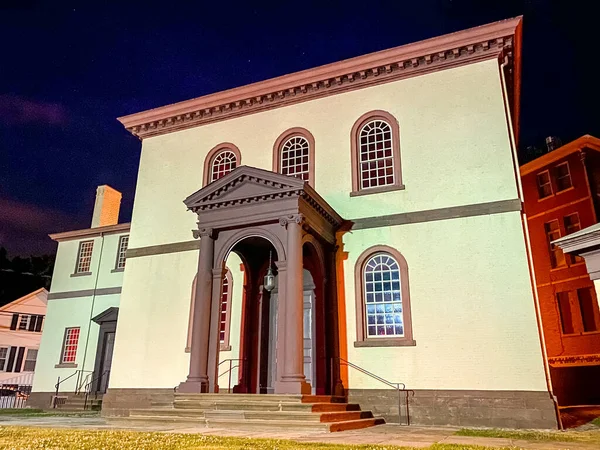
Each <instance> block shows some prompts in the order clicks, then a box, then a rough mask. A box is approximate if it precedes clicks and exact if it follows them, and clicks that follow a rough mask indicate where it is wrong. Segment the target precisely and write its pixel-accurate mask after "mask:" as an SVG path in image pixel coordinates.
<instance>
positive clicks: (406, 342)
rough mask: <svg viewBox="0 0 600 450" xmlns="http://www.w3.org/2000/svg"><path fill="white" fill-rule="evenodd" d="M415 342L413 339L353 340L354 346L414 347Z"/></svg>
mask: <svg viewBox="0 0 600 450" xmlns="http://www.w3.org/2000/svg"><path fill="white" fill-rule="evenodd" d="M416 345H417V342H416V341H415V340H414V339H367V340H365V341H355V342H354V347H357V348H359V347H414V346H416Z"/></svg>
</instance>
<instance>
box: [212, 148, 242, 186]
mask: <svg viewBox="0 0 600 450" xmlns="http://www.w3.org/2000/svg"><path fill="white" fill-rule="evenodd" d="M236 167H237V158H236V156H235V153H233V152H232V151H230V150H223V151H222V152H221V153H219V154H218V155H217V156H215V159H214V160H213V162H212V164H211V167H210V182H211V183H212V182H213V181H217V180H218V179H219V178H221V177H223V176H225V175H227V174H228V173H229V172H231V171H232V170H233V169H235V168H236Z"/></svg>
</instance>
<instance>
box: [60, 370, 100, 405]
mask: <svg viewBox="0 0 600 450" xmlns="http://www.w3.org/2000/svg"><path fill="white" fill-rule="evenodd" d="M92 373H93V372H92V371H91V370H83V369H79V370H76V371H75V372H73V373H72V374H71V375H69V376H68V377H66V378H63V379H62V380H61V379H60V377H58V379H57V381H56V384H55V385H54V388H55V393H54V398H53V399H52V408H56V405H57V402H58V397H59V396H58V391H59V389H60V385H61V384H63V383H64V382H65V381H67V380H70V379H71V378H73V377H77V378H76V379H75V389H74V391H73V393H74V394H79V393H80V392H81V388H82V387H83V386H84V383H85V382H86V380H87V379H88V377H89V376H90V375H91V374H92ZM84 374H87V375H85V376H84Z"/></svg>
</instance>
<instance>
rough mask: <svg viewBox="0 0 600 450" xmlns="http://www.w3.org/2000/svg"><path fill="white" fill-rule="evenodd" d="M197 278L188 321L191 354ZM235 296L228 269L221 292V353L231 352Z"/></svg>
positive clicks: (188, 345)
mask: <svg viewBox="0 0 600 450" xmlns="http://www.w3.org/2000/svg"><path fill="white" fill-rule="evenodd" d="M196 283H197V276H196V277H194V281H193V282H192V299H191V303H190V316H189V319H188V333H187V342H186V347H185V351H186V352H190V350H191V346H192V327H193V324H194V303H195V298H196ZM232 294H233V278H232V276H231V272H230V271H229V269H226V272H225V276H224V277H223V289H222V291H221V315H220V319H219V320H220V322H219V341H220V342H221V351H228V350H231V346H230V345H229V330H230V327H231V297H232Z"/></svg>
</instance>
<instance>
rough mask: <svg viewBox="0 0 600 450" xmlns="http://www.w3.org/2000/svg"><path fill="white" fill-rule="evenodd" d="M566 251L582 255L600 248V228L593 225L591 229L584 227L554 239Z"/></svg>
mask: <svg viewBox="0 0 600 450" xmlns="http://www.w3.org/2000/svg"><path fill="white" fill-rule="evenodd" d="M552 244H555V245H558V246H559V247H560V249H561V250H562V251H563V252H565V253H572V254H575V255H580V254H582V253H586V252H590V251H594V250H598V249H600V228H598V227H597V226H595V225H593V226H591V227H589V229H587V230H586V229H583V230H581V231H578V232H576V233H573V235H570V236H564V237H562V238H560V239H557V240H555V241H552Z"/></svg>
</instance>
